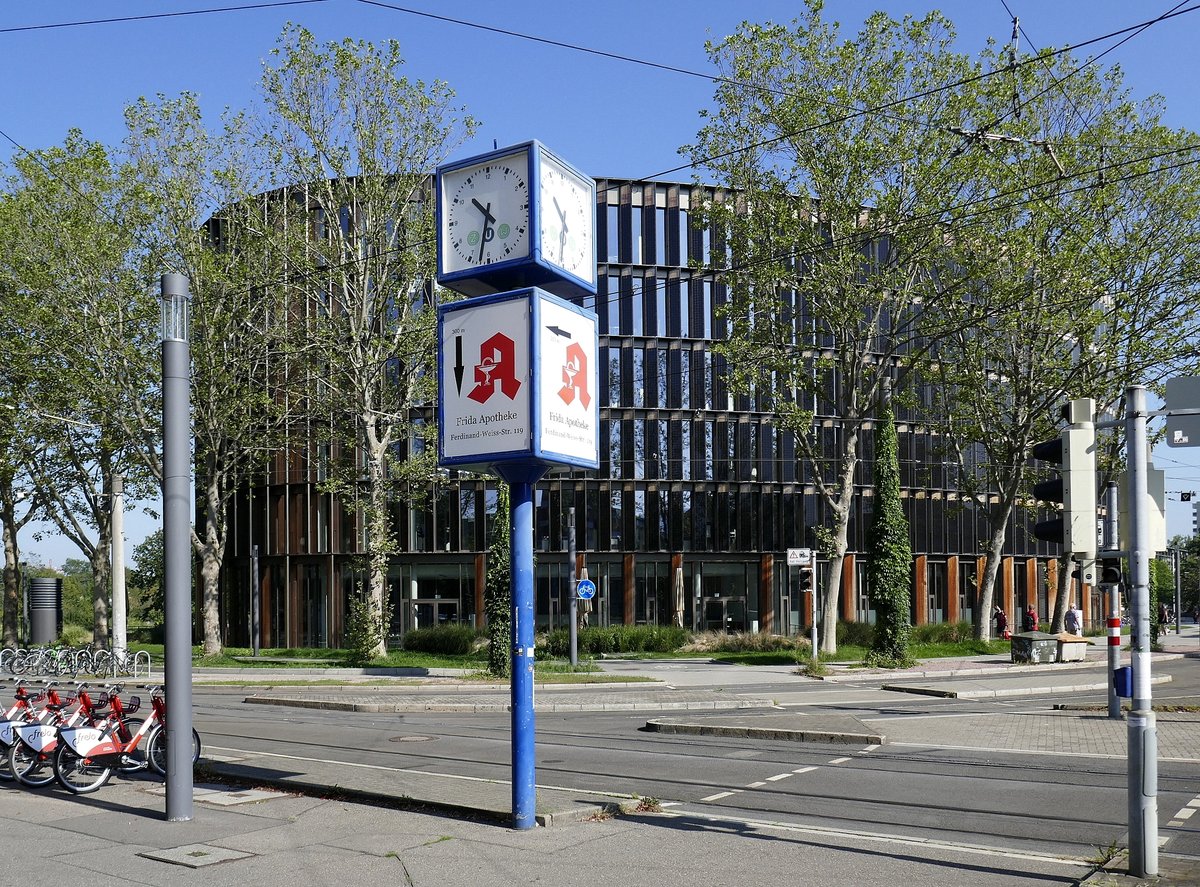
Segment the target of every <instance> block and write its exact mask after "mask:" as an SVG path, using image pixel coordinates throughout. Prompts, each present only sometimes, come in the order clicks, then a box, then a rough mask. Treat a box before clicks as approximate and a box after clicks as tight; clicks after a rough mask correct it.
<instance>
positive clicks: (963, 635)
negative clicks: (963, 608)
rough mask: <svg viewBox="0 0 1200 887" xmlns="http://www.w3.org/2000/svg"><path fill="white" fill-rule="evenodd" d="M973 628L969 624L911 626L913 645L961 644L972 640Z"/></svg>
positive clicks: (939, 623)
mask: <svg viewBox="0 0 1200 887" xmlns="http://www.w3.org/2000/svg"><path fill="white" fill-rule="evenodd" d="M974 637H975V630H974V627H973V626H972V625H971V623H970V622H933V623H930V624H928V625H915V626H913V635H912V639H913V643H916V644H961V643H963V642H964V641H970V640H973V639H974Z"/></svg>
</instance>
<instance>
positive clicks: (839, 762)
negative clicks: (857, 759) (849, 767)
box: [829, 758, 853, 764]
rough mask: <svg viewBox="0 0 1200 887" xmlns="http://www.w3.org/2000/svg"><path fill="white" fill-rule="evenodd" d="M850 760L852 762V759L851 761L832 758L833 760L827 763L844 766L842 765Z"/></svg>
mask: <svg viewBox="0 0 1200 887" xmlns="http://www.w3.org/2000/svg"><path fill="white" fill-rule="evenodd" d="M850 760H853V759H852V758H834V759H833V760H832V761H830V762H829V763H831V764H844V763H846V762H847V761H850Z"/></svg>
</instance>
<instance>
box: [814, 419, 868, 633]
mask: <svg viewBox="0 0 1200 887" xmlns="http://www.w3.org/2000/svg"><path fill="white" fill-rule="evenodd" d="M843 427H844V428H845V431H846V440H845V450H844V451H843V452H842V461H841V465H840V467H839V471H838V478H837V489H838V492H837V496H836V498H835V499H834V501H833V502H832V503H830V508H831V510H832V511H833V515H834V524H833V527H832V529H831V530H830V534H829V540H828V543H827V546H826V548H825V551H824V554H825V555H826V557H828V558H829V567H828V569H827V570H826V572H825V600H824V601H823V602H822V604H821V652H822V653H836V652H837V623H838V612H839V608H838V605H839V603H840V601H841V596H842V569H843V566H844V564H845V560H846V549H847V548H848V547H849V546H848V542H847V539H848V537H849V530H850V510H851V508H852V506H853V504H854V469H855V467H856V466H857V465H858V436H859V434H860V433H861V431H860V429H861V428H862V426H861V425H860V424H858V423H857V422H852V421H847V422H846V423H845V425H844V426H843ZM813 591H814V593H815V592H816V589H814V590H813Z"/></svg>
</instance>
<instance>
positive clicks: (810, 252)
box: [0, 0, 1200, 304]
mask: <svg viewBox="0 0 1200 887" xmlns="http://www.w3.org/2000/svg"><path fill="white" fill-rule="evenodd" d="M315 2H325V0H284V2H281V3H273V4H255V5H248V6H238V7H222V8H213V9H208V10H198V11H193V12H192V13H188V14H199V13H204V12H221V11H237V10H242V9H257V8H267V7H270V6H287V5H295V4H304V3H315ZM358 2H359V3H363V4H365V5H371V6H377V7H380V8H384V9H389V10H393V11H397V12H402V13H407V14H411V15H417V16H422V17H426V18H432V19H436V20H441V21H446V22H449V23H452V24H458V25H462V26H464V27H471V28H476V29H480V30H485V31H490V32H495V33H500V34H504V35H507V36H512V37H516V38H519V39H526V40H533V41H535V42H540V43H545V44H548V45H552V46H558V47H560V48H564V49H568V50H571V51H578V52H585V53H589V54H594V55H600V56H604V57H609V58H612V59H614V60H619V61H626V62H630V63H634V64H641V65H645V66H648V67H654V68H659V69H662V70H668V71H673V72H676V73H682V74H686V75H689V76H696V77H702V78H704V79H706V80H710V81H712V80H719V79H721V78H714V77H713V75H711V74H704V73H702V72H695V71H689V70H687V69H683V68H676V67H673V66H668V65H664V64H660V63H655V62H648V61H645V60H641V59H636V58H632V57H628V56H621V55H618V54H615V53H608V52H604V51H601V50H595V49H589V48H587V47H581V46H576V45H574V44H568V43H563V42H560V41H553V40H548V39H546V38H540V37H535V36H532V35H526V34H520V33H517V32H513V31H507V30H504V29H500V28H494V27H491V26H487V25H481V24H478V23H474V22H470V21H465V20H461V19H453V18H449V17H447V16H441V15H436V14H433V13H427V12H423V11H420V10H413V9H410V8H407V7H403V6H398V5H396V4H391V3H383V2H380V0H358ZM1197 9H1200V4H1197V5H1194V6H1191V7H1188V8H1187V9H1182V10H1180V9H1178V7H1176V8H1175V9H1173V10H1171V11H1170V12H1168V13H1165V14H1163V15H1162V16H1159V17H1157V18H1155V19H1151V20H1147V21H1145V22H1140V23H1138V24H1136V25H1132V26H1129V27H1126V28H1123V29H1119V30H1117V31H1113V32H1110V33H1108V34H1105V35H1102V36H1100V37H1094V38H1091V39H1090V40H1086V41H1083V42H1081V43H1077V44H1074V45H1072V46H1067V47H1064V48H1062V49H1059V50H1055V51H1054V52H1052V53H1050V55H1051V56H1052V55H1057V54H1060V53H1062V52H1067V51H1070V50H1071V49H1078V48H1080V47H1083V46H1088V45H1090V44H1093V43H1097V42H1100V41H1103V40H1107V39H1110V38H1111V37H1114V36H1118V35H1121V34H1128V33H1130V32H1138V33H1140V32H1141V31H1143V30H1145V29H1146V28H1147V27H1149V26H1150V25H1153V24H1157V23H1160V22H1162V21H1166V20H1167V19H1170V18H1174V17H1176V16H1179V15H1184V14H1187V13H1190V12H1194V11H1196V10H1197ZM182 14H184V13H171V14H159V15H150V16H144V18H162V17H169V16H177V15H182ZM114 21H115V20H114ZM90 23H91V22H75V23H64V24H60V25H48V26H36V27H65V26H69V25H72V24H90ZM28 29H30V28H22V29H18V30H28ZM0 33H3V30H0ZM1045 58H1046V56H1039V57H1037V58H1031V59H1028V60H1025V61H1023V62H1019V63H1018V64H1020V65H1025V64H1033V63H1036V62H1037V61H1039V60H1044V59H1045ZM1008 70H1009V69H1007V68H1005V69H1000V70H997V71H991V72H987V73H984V74H980V75H977V76H974V77H970V78H966V79H964V80H961V81H958V82H956V83H951V84H944V85H942V86H939V87H936V88H934V89H931V90H927V91H925V92H923V93H918V94H915V95H911V96H906V97H903V98H900V99H896V100H894V101H892V102H888V103H885V104H883V105H880V106H876V107H871V108H865V109H861V110H855V111H853V112H852V113H850V114H848V115H846V116H844V117H842V118H839V119H833V120H829V121H825V122H823V123H821V124H815V125H814V126H812V127H806V128H805V129H803V130H800V131H797V132H795V133H787V134H784V135H781V136H777V137H774V138H772V139H769V140H765V141H763V142H759V143H755V144H752V145H748V146H743V147H741V148H738V149H735V150H734V151H730V152H725V153H723V154H721V155H714V156H712V157H708V158H701V159H699V160H696V161H693V162H691V163H688V164H684V165H682V166H677V167H673V168H671V169H668V170H664V171H661V172H658V173H654V174H652V175H650V176H647V177H644V178H646V179H655V178H660V177H662V176H665V175H669V174H671V173H674V172H680V171H682V170H686V169H691V168H693V167H696V166H700V165H702V164H704V163H706V162H708V161H710V160H715V159H720V158H721V157H726V156H732V155H734V154H736V153H740V152H742V151H746V150H753V149H755V148H757V147H764V146H766V145H769V144H772V143H774V142H778V141H781V140H783V139H786V138H792V137H795V136H796V135H802V134H804V133H806V132H809V131H813V130H816V129H819V128H821V127H823V126H830V125H836V124H838V123H842V122H846V121H848V120H851V119H854V118H856V117H859V116H864V115H867V114H873V113H881V112H882V111H884V110H886V109H887V108H889V107H894V106H896V105H899V104H902V103H904V102H906V101H911V100H913V99H916V98H923V97H925V96H928V95H934V94H936V93H938V92H942V91H945V90H947V89H952V88H954V87H956V86H960V85H966V84H969V83H972V82H977V81H979V80H982V79H986V78H988V77H992V76H996V75H998V74H1003V73H1006V72H1007V71H1008ZM727 82H730V83H732V84H734V85H739V86H744V87H748V86H751V84H745V83H742V82H740V81H727ZM775 92H781V93H782V94H787V93H786V92H783V91H778V90H775ZM836 107H845V106H841V105H838V106H836ZM930 126H931V127H932V126H933V124H930ZM0 136H3V137H4V138H5V139H7V140H8V141H10V142H12V143H13V144H14V145H16V146H17V148H18V149H20V150H21V151H22V152H24V153H26V154H29V155H30V156H34V155H33V154H32V152H29V151H28V150H27V149H25V148H24V147H22V146H21V145H20V144H19V143H18V142H16V141H15V140H14V139H12V138H11V137H10V136H8V135H7V133H4V132H3V131H2V130H0ZM1197 147H1200V146H1189V147H1187V148H1183V149H1176V150H1173V151H1170V152H1167V154H1171V153H1179V152H1181V151H1184V150H1195V149H1196V148H1197ZM1159 156H1166V154H1164V155H1151V156H1148V157H1143V158H1138V159H1137V160H1134V161H1127V162H1125V163H1119V164H1111V165H1107V166H1105V167H1103V169H1109V168H1115V167H1118V166H1123V165H1127V163H1134V162H1143V161H1146V160H1153V159H1156V158H1157V157H1159ZM1188 162H1195V161H1188ZM1183 165H1186V163H1184V164H1177V165H1176V166H1174V167H1169V168H1167V169H1173V168H1178V167H1180V166H1183ZM1100 169H1101V168H1094V169H1092V170H1084V171H1082V172H1080V173H1078V174H1076V175H1072V176H1068V177H1066V178H1078V177H1079V176H1082V175H1086V174H1090V173H1095V172H1098V171H1100ZM1161 171H1165V170H1155V171H1151V172H1150V173H1135V174H1131V175H1129V176H1126V177H1124V178H1121V179H1117V180H1114V182H1113V183H1114V184H1115V183H1119V182H1122V181H1128V180H1131V179H1133V178H1137V177H1140V176H1141V175H1147V174H1154V173H1157V172H1161ZM47 172H48V173H49V174H50V175H54V173H53V172H52V171H51V170H49V169H48V168H47ZM1055 181H1061V179H1057V180H1055ZM1046 184H1049V183H1048V182H1042V183H1036V184H1034V185H1030V186H1027V187H1026V188H1022V189H1014V190H1013V191H1010V192H1004V193H1002V194H1000V195H989V196H988V197H986V198H978V199H976V200H974V201H971V202H968V203H966V204H963V205H961V206H958V207H950V208H947V209H945V210H941V211H937V212H935V213H931V214H929V215H928V216H926V217H925V220H935V219H936V218H937V217H939V216H942V215H945V214H946V213H949V212H953V211H956V210H962V209H969V208H970V207H972V206H975V205H978V204H983V203H990V202H992V201H994V200H995V199H996V198H997V197H1003V196H1005V195H1007V194H1015V193H1021V192H1022V191H1025V190H1030V189H1032V188H1035V187H1039V186H1040V185H1046ZM1073 190H1075V191H1077V190H1082V189H1073ZM77 193H78V192H77ZM1061 193H1072V192H1071V191H1068V192H1061ZM79 196H81V197H82V196H85V195H83V194H81V193H80V195H79ZM1038 199H1041V198H1040V197H1038V198H1032V199H1031V200H1027V201H1019V202H1016V203H1013V204H1008V205H1005V206H998V207H994V208H993V210H986V209H985V210H982V211H980V212H978V213H969V214H968V216H966V217H972V216H975V217H977V216H980V215H983V214H986V213H987V212H989V211H999V210H1000V209H1007V208H1013V207H1017V206H1021V205H1024V204H1025V203H1029V202H1033V201H1034V200H1038ZM89 202H91V201H89ZM93 205H94V204H93ZM97 209H100V208H99V207H97ZM101 212H103V210H101ZM919 220H920V219H918V221H919ZM854 239H855V238H852V237H850V236H849V235H847V236H846V238H845V243H850V242H852V241H853V240H854ZM430 242H431V241H428V240H427V241H422V242H418V243H414V244H405V245H402V246H399V247H394V248H393V249H394V250H396V251H400V250H403V249H409V248H416V247H419V246H422V245H428V244H429V243H430ZM840 245H843V244H840V243H838V242H837V241H836V240H835V241H833V242H830V243H826V244H823V245H821V246H820V247H817V248H813V249H804V250H799V251H793V252H790V253H786V254H779V255H775V256H771V257H767V258H765V259H762V260H760V261H757V262H752V263H747V264H744V265H741V266H732V267H730V268H725V269H712V270H708V271H705V272H703V276H716V275H720V274H727V273H735V272H737V271H744V270H748V269H751V268H753V267H754V266H755V265H757V264H761V263H766V262H770V261H778V260H780V259H787V258H803V257H806V256H815V255H819V254H820V253H822V252H825V251H827V250H829V249H832V248H834V247H837V246H840ZM354 261H356V260H348V261H347V262H344V263H338V264H336V265H331V266H327V267H325V268H319V269H314V270H313V271H311V272H306V273H304V274H301V275H299V276H297V277H295V278H293V279H291V280H289V281H288V283H298V282H302V281H303V280H305V279H307V278H309V277H312V276H316V275H318V274H324V273H327V272H328V271H330V270H336V269H337V268H339V267H347V266H349V265H351V264H353V263H354ZM250 289H253V287H251V288H250ZM657 290H658V287H654V288H652V289H651V290H649V294H656V293H657ZM248 291H249V290H248ZM619 299H620V296H619V295H618V296H617V297H616V298H615V299H610V300H607V302H606V304H615V303H616V302H617V301H619Z"/></svg>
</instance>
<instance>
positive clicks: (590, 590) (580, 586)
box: [575, 579, 596, 601]
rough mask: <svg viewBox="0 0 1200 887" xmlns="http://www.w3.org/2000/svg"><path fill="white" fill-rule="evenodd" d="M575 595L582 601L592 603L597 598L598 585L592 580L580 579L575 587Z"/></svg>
mask: <svg viewBox="0 0 1200 887" xmlns="http://www.w3.org/2000/svg"><path fill="white" fill-rule="evenodd" d="M575 595H576V597H578V598H579V599H580V600H581V601H590V600H591V599H592V598H594V597H595V596H596V583H595V582H593V581H592V580H591V579H580V580H579V582H578V583H576V585H575Z"/></svg>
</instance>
